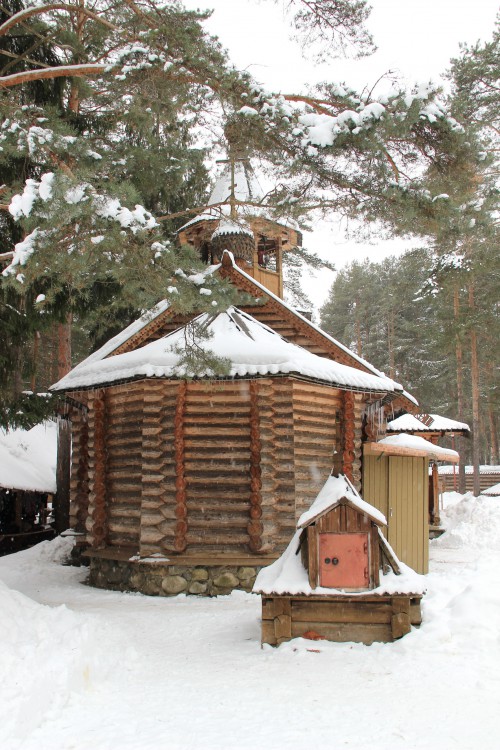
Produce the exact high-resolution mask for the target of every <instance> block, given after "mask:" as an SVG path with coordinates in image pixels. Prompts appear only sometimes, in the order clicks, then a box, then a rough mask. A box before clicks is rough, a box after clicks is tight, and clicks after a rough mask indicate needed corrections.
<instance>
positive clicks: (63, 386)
mask: <svg viewBox="0 0 500 750" xmlns="http://www.w3.org/2000/svg"><path fill="white" fill-rule="evenodd" d="M196 320H197V322H198V323H199V324H200V325H203V326H205V328H206V331H207V333H208V335H209V337H210V338H209V339H208V340H206V341H205V340H203V341H200V342H199V343H200V347H201V348H202V349H204V350H205V351H207V352H210V353H212V354H215V355H216V356H217V357H220V358H223V359H225V360H226V361H227V362H228V363H229V372H228V374H227V377H231V378H234V377H249V376H255V375H289V374H297V375H302V376H304V377H307V378H312V379H314V380H317V381H321V382H324V383H329V384H332V385H335V386H338V387H341V388H342V387H344V388H347V389H352V390H360V391H374V392H379V393H380V392H382V393H387V392H392V391H394V390H395V387H396V384H395V383H393V381H392V380H389V379H388V378H385V377H383V376H378V375H372V374H371V373H366V372H362V371H361V370H357V369H355V368H354V367H349V366H348V365H343V364H340V363H338V362H334V361H333V360H330V359H327V358H326V357H319V356H318V355H316V354H313V353H312V352H309V351H307V350H306V349H303V348H302V347H300V346H297V345H296V344H292V343H290V342H288V341H286V340H285V339H283V338H282V337H281V336H280V335H279V334H278V333H276V332H275V331H273V330H272V329H271V328H269V327H268V326H266V325H264V324H263V323H260V322H259V321H257V320H255V318H253V317H252V316H251V315H248V314H247V313H244V312H242V311H241V310H238V309H237V308H235V307H231V308H229V309H228V310H227V311H226V312H223V313H219V314H218V315H217V316H216V317H214V318H212V317H211V316H209V315H207V314H204V315H200V316H199V317H198V318H197V319H196ZM185 350H186V337H185V326H183V327H182V328H179V329H177V330H176V331H174V332H173V333H170V334H168V335H166V336H164V337H162V338H160V339H157V340H155V341H151V342H149V343H148V344H146V345H144V346H142V347H139V348H137V349H134V350H133V351H130V352H125V353H123V354H116V355H114V356H113V357H109V358H107V359H96V357H95V355H92V356H91V357H89V358H88V359H86V360H84V361H83V362H82V363H81V364H79V365H77V367H75V368H74V369H73V370H71V372H69V373H68V374H67V375H66V376H65V377H64V378H62V380H60V381H59V382H58V383H56V384H55V385H53V386H52V388H51V390H54V391H61V390H74V389H78V388H91V387H94V386H96V385H102V384H104V383H113V382H116V381H121V380H130V379H133V378H140V377H148V378H153V377H161V378H183V377H190V376H192V375H193V373H192V372H190V371H189V370H188V369H186V367H185V366H184V365H183V364H182V359H183V354H184V352H185ZM217 375H218V373H216V372H214V371H213V369H211V368H209V367H207V369H206V370H204V371H202V372H201V373H197V376H198V377H214V376H217Z"/></svg>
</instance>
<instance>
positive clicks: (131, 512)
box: [108, 502, 141, 521]
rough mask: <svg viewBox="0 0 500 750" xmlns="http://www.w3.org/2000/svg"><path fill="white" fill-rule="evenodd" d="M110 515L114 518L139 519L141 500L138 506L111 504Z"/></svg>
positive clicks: (109, 507)
mask: <svg viewBox="0 0 500 750" xmlns="http://www.w3.org/2000/svg"><path fill="white" fill-rule="evenodd" d="M108 516H109V518H114V519H118V518H123V519H132V520H134V521H138V520H139V519H140V518H141V505H140V502H139V503H138V504H137V506H136V507H133V506H123V505H115V504H110V505H109V506H108Z"/></svg>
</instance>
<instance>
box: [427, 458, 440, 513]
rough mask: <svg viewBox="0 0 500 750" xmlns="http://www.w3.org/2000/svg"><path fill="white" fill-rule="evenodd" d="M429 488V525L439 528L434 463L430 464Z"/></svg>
mask: <svg viewBox="0 0 500 750" xmlns="http://www.w3.org/2000/svg"><path fill="white" fill-rule="evenodd" d="M429 484H430V486H429V524H430V525H431V526H439V525H440V523H441V519H440V517H439V474H438V467H437V464H436V462H435V461H433V462H432V474H431V481H430V483H429Z"/></svg>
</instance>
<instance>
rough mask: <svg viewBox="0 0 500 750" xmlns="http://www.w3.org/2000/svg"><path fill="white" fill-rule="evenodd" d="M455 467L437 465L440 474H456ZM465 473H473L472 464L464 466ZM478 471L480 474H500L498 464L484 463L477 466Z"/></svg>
mask: <svg viewBox="0 0 500 750" xmlns="http://www.w3.org/2000/svg"><path fill="white" fill-rule="evenodd" d="M457 471H458V470H457V467H456V466H439V467H438V473H439V475H440V476H446V475H447V474H456V473H457ZM465 473H466V474H474V467H473V466H466V467H465ZM479 473H480V474H493V475H495V474H498V475H500V466H498V465H496V466H495V465H489V464H484V465H482V466H480V467H479Z"/></svg>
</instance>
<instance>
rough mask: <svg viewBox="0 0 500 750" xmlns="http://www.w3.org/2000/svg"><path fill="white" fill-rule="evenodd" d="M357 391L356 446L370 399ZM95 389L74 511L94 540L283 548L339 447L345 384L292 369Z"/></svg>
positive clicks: (82, 437) (80, 449) (142, 547)
mask: <svg viewBox="0 0 500 750" xmlns="http://www.w3.org/2000/svg"><path fill="white" fill-rule="evenodd" d="M349 397H350V399H351V403H352V404H353V410H354V413H355V418H356V420H358V421H359V425H358V424H357V422H356V424H355V426H354V433H353V434H354V442H355V443H356V439H357V435H358V428H359V442H360V439H361V409H362V406H363V402H362V398H363V397H362V395H358V394H354V395H353V394H349ZM87 398H88V417H87V422H86V424H87V425H88V442H87V432H85V430H83V432H82V429H83V427H82V425H83V421H82V419H83V418H82V416H81V415H77V417H76V418H75V422H74V431H75V437H74V441H75V442H74V445H75V451H74V455H73V478H72V513H73V519H74V521H75V522H76V523H78V522H80V523H82V519H83V518H84V516H86V515H87V520H86V523H85V527H86V530H87V533H88V537H87V541H88V542H89V543H90V544H91V545H92V546H93V547H102V546H112V547H118V546H121V547H124V548H130V549H133V550H135V551H140V554H141V555H143V556H147V555H151V554H155V553H162V554H164V555H166V556H169V555H173V554H176V553H177V554H193V555H202V554H205V553H206V554H213V553H215V552H216V553H219V554H220V553H221V552H223V553H228V554H238V555H241V554H249V553H257V554H262V555H264V554H272V555H274V554H279V553H281V552H282V551H283V549H284V548H285V547H286V545H287V544H288V542H289V540H290V538H291V536H292V535H293V532H294V528H295V523H296V520H297V518H298V517H299V516H300V514H301V513H302V512H303V511H304V510H306V509H307V508H308V507H309V506H310V504H311V502H312V501H313V500H314V498H315V497H316V495H317V493H318V492H319V490H320V489H321V487H322V486H323V484H324V482H325V480H326V478H327V477H328V475H329V474H330V472H331V470H332V465H333V452H334V449H335V450H337V451H339V452H340V455H342V451H343V447H342V444H341V441H342V435H341V430H340V416H341V411H342V408H343V404H344V399H345V396H344V394H343V392H341V391H339V390H338V389H335V388H330V387H327V386H321V385H314V384H310V383H306V382H304V381H299V380H295V379H293V378H259V379H252V380H238V381H218V382H217V381H215V382H208V381H203V382H188V383H185V382H179V381H169V380H154V379H148V380H144V381H141V382H135V383H128V384H121V385H116V386H110V387H108V388H105V389H98V390H95V391H89V392H88V395H87ZM85 429H86V428H85ZM351 432H352V431H351ZM356 455H357V454H356V452H355V454H354V460H353V462H352V465H353V477H354V479H355V478H356V477H355V473H356V460H357V458H356ZM78 519H80V520H78Z"/></svg>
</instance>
